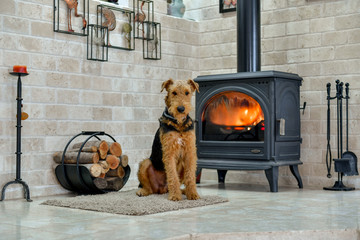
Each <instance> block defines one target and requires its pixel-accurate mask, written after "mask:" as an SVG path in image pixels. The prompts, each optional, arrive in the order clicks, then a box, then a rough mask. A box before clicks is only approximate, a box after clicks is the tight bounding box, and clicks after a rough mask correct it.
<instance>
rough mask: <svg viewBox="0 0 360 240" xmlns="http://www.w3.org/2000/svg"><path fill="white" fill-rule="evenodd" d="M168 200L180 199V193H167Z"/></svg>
mask: <svg viewBox="0 0 360 240" xmlns="http://www.w3.org/2000/svg"><path fill="white" fill-rule="evenodd" d="M168 199H169V200H171V201H180V200H181V199H182V197H181V194H180V195H179V194H169V197H168Z"/></svg>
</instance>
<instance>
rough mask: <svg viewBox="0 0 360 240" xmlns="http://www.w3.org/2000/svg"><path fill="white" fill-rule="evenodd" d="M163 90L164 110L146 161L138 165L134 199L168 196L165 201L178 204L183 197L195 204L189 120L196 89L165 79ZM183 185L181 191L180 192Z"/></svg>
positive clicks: (187, 83)
mask: <svg viewBox="0 0 360 240" xmlns="http://www.w3.org/2000/svg"><path fill="white" fill-rule="evenodd" d="M164 89H166V91H167V95H166V97H165V104H166V108H165V111H164V112H163V114H162V116H161V117H160V119H159V122H160V127H159V129H158V130H157V132H156V134H155V138H154V142H153V145H152V152H151V156H150V158H147V159H145V160H143V161H142V162H141V163H140V165H139V171H138V179H139V181H140V187H141V188H140V189H139V190H138V191H137V193H136V194H137V195H138V196H148V195H150V194H154V193H157V194H163V193H166V192H169V200H173V201H178V200H181V199H182V196H181V194H185V195H186V198H187V199H190V200H196V199H199V198H200V196H199V194H198V193H197V191H196V177H195V175H196V173H195V172H196V161H197V155H196V146H195V133H194V122H193V120H192V119H191V117H190V116H189V112H190V111H191V97H192V95H193V93H194V92H195V91H198V92H199V85H198V84H197V83H196V82H194V81H193V80H191V79H189V80H187V81H186V80H177V81H174V80H172V79H169V80H167V81H165V82H163V84H162V88H161V92H162V91H163V90H164ZM182 184H184V186H185V189H180V187H181V185H182Z"/></svg>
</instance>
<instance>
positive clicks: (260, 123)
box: [201, 91, 265, 141]
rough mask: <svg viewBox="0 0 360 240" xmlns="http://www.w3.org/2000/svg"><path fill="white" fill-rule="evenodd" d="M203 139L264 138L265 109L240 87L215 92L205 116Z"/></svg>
mask: <svg viewBox="0 0 360 240" xmlns="http://www.w3.org/2000/svg"><path fill="white" fill-rule="evenodd" d="M201 122H202V132H203V136H202V138H203V140H208V141H264V130H265V122H264V113H263V111H262V109H261V106H260V104H259V103H258V102H257V101H256V100H255V99H254V98H252V97H251V96H249V95H247V94H245V93H242V92H237V91H225V92H221V93H219V94H217V95H214V96H213V97H212V98H211V99H209V101H208V102H207V104H206V105H205V108H204V110H203V112H202V116H201Z"/></svg>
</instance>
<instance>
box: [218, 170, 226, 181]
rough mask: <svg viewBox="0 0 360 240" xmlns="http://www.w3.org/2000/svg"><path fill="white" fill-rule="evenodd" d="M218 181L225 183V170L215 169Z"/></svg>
mask: <svg viewBox="0 0 360 240" xmlns="http://www.w3.org/2000/svg"><path fill="white" fill-rule="evenodd" d="M217 173H218V180H219V183H225V175H226V173H227V170H220V169H218V170H217Z"/></svg>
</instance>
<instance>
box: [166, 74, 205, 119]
mask: <svg viewBox="0 0 360 240" xmlns="http://www.w3.org/2000/svg"><path fill="white" fill-rule="evenodd" d="M164 89H166V91H167V95H166V97H165V104H166V107H167V108H168V111H169V113H170V114H171V115H172V116H173V117H174V118H175V119H176V120H177V121H178V123H183V122H184V121H185V120H186V118H187V115H188V114H189V112H190V111H191V97H192V95H193V93H194V92H195V91H198V92H199V84H197V83H196V82H194V81H193V80H191V79H189V80H172V79H169V80H167V81H165V82H163V84H162V87H161V91H163V90H164Z"/></svg>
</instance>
